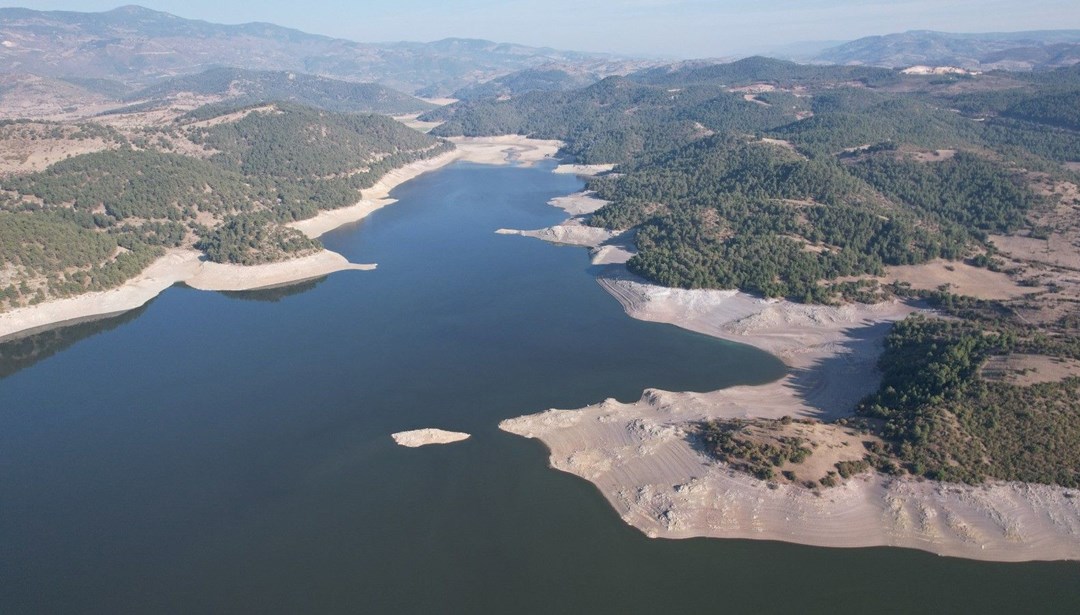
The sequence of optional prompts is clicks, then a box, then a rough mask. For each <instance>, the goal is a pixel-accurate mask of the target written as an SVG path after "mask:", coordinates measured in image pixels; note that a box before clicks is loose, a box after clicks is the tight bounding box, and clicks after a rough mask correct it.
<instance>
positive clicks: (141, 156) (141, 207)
mask: <svg viewBox="0 0 1080 615" xmlns="http://www.w3.org/2000/svg"><path fill="white" fill-rule="evenodd" d="M4 184H5V188H7V189H9V190H13V191H16V192H18V193H19V194H21V195H24V196H33V197H36V198H37V199H38V200H40V202H41V204H42V205H43V206H45V207H47V208H56V207H65V208H67V207H69V208H71V209H73V210H74V211H75V212H79V213H82V214H87V215H91V216H92V217H93V218H94V223H95V224H97V225H99V226H102V227H108V226H111V225H112V224H115V223H116V222H119V221H122V220H125V219H127V218H141V219H167V220H183V219H190V218H194V217H195V215H196V214H197V212H199V211H202V212H207V213H211V214H223V213H227V212H229V211H233V210H245V209H254V208H256V207H259V206H261V205H268V204H269V203H270V202H271V195H270V193H269V192H268V191H267V190H266V186H265V185H263V186H253V185H251V184H250V183H248V182H247V181H246V180H245V179H244V177H243V176H241V175H240V174H239V173H237V172H235V171H232V170H229V169H224V168H221V167H220V166H218V165H214V164H212V163H210V162H208V161H206V160H200V159H197V158H191V157H188V156H181V155H179V154H170V153H163V152H157V151H149V150H135V149H132V148H130V147H126V148H121V149H118V150H114V151H106V152H95V153H91V154H85V155H82V156H76V157H74V158H69V159H67V160H62V161H60V162H58V163H56V164H53V165H51V166H50V167H49V168H47V169H46V170H44V171H41V172H40V173H34V174H32V175H26V176H21V177H13V178H11V179H9V180H7V181H5V182H4Z"/></svg>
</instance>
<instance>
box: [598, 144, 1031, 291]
mask: <svg viewBox="0 0 1080 615" xmlns="http://www.w3.org/2000/svg"><path fill="white" fill-rule="evenodd" d="M620 171H621V172H622V173H621V174H620V176H618V177H616V178H614V179H609V178H601V179H598V180H594V181H593V182H592V183H591V184H590V187H591V188H592V189H594V190H596V191H597V195H598V196H599V197H600V198H604V199H607V200H610V201H611V203H610V204H608V205H606V206H605V207H603V208H601V209H600V210H599V211H597V212H596V214H595V215H594V216H593V218H592V223H593V224H595V225H601V226H606V227H610V228H619V229H626V228H631V227H637V229H638V233H637V236H636V242H637V247H638V250H639V252H638V254H637V255H635V256H634V257H633V258H632V259H631V260H630V262H629V264H628V266H629V267H630V269H631V270H632V271H634V272H635V273H638V274H639V275H642V276H644V277H646V278H649V279H651V280H654V281H656V282H659V283H661V284H664V285H668V286H682V287H686V288H738V289H742V290H747V291H751V292H756V293H760V294H763V295H766V296H784V297H789V298H793V299H796V300H799V301H813V302H821V301H831V300H834V299H835V297H834V294H835V291H834V289H831V288H830V287H829V286H828V285H827V284H823V282H825V281H829V280H835V279H836V278H840V277H844V276H857V275H868V274H871V275H880V274H881V273H882V271H883V268H884V266H886V265H904V264H915V263H921V262H925V261H927V260H930V259H933V258H938V257H946V258H959V257H961V256H964V255H965V254H966V253H967V252H968V250H969V248H970V247H971V246H972V245H973V243H974V242H977V241H979V240H981V239H984V238H985V234H986V233H987V232H1002V231H1006V230H1010V229H1012V228H1015V227H1016V226H1018V225H1020V224H1022V222H1023V213H1024V211H1025V210H1026V208H1027V207H1028V206H1029V204H1030V202H1031V200H1032V199H1033V198H1034V197H1033V195H1032V194H1031V193H1030V191H1029V190H1028V189H1027V188H1026V187H1024V186H1023V185H1021V184H1020V183H1018V182H1017V181H1015V180H1014V179H1012V177H1011V174H1010V172H1009V171H1008V169H1006V168H1004V167H1003V166H1002V165H1000V164H998V163H993V162H990V161H987V160H985V159H982V158H980V157H978V156H974V155H970V154H963V153H961V154H958V155H957V156H955V157H953V158H952V159H950V160H947V161H944V162H940V163H933V164H928V163H920V162H914V161H912V160H910V159H907V158H904V157H903V156H902V155H900V154H898V153H896V152H894V151H892V150H891V149H888V148H886V149H883V150H881V151H878V152H875V153H873V154H869V155H864V156H863V158H862V159H861V160H859V161H855V162H852V161H847V162H846V163H845V162H841V161H840V160H837V159H836V158H834V157H814V158H807V157H804V156H801V155H799V154H798V153H796V152H794V151H792V150H790V149H788V148H787V147H784V146H783V145H780V144H776V143H770V142H763V141H750V140H748V139H745V138H735V137H724V136H714V137H708V138H705V139H701V140H699V141H696V142H694V143H692V144H691V145H688V146H685V147H683V148H680V149H677V150H675V151H673V152H669V153H667V154H665V155H662V156H658V157H655V158H653V159H651V160H648V161H644V162H641V163H636V164H628V165H624V166H623V167H621V168H620ZM976 204H977V206H976Z"/></svg>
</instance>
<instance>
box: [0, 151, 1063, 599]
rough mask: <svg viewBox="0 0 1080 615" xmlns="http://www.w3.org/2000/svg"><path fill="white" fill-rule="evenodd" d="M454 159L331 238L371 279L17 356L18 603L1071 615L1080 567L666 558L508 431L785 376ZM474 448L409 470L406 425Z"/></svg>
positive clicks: (543, 191)
mask: <svg viewBox="0 0 1080 615" xmlns="http://www.w3.org/2000/svg"><path fill="white" fill-rule="evenodd" d="M581 185H582V184H581V182H580V180H578V179H576V178H573V177H569V176H565V175H555V174H552V173H549V172H548V171H547V169H543V168H541V169H519V168H507V167H483V166H477V165H468V164H456V165H454V166H451V167H448V168H446V169H444V170H441V171H438V172H435V173H430V174H427V175H424V176H422V177H421V178H419V179H417V180H414V181H412V182H410V183H408V184H405V185H403V186H401V187H400V188H399V189H398V190H397V191H396V192H395V196H396V197H397V198H399V199H400V202H399V203H398V204H397V205H395V206H393V207H389V208H386V209H383V210H380V211H378V212H376V213H375V214H373V215H372V216H371V217H370V218H368V219H367V220H366V221H364V222H362V223H360V224H357V225H352V226H350V227H347V228H342V229H338V230H337V231H335V232H333V233H331V234H329V235H327V236H325V237H324V238H323V239H324V242H325V243H326V244H327V246H328V247H330V248H331V249H334V250H337V251H339V252H341V253H343V254H345V255H346V256H347V257H349V259H350V260H352V261H354V262H377V263H379V268H378V270H376V271H373V272H351V271H350V272H343V273H339V274H335V275H333V276H330V277H328V278H326V279H323V280H320V281H316V282H312V283H308V284H304V285H301V286H299V287H295V288H291V289H281V290H275V291H262V292H252V293H228V294H222V293H204V292H199V291H195V290H191V289H188V288H184V287H175V288H172V289H170V290H168V291H167V292H165V293H164V294H163V295H161V296H160V297H159V298H158V299H156V300H155V301H153V302H152V303H151V304H149V305H148V306H147V307H145V308H144V309H142V310H139V311H137V312H135V313H132V314H128V315H125V316H122V317H120V318H116V319H111V320H107V321H102V322H98V323H93V324H84V325H80V326H78V327H73V328H69V329H64V330H60V331H57V332H51V333H47V334H44V335H42V336H39V337H37V338H32V339H29V340H23V341H21V342H16V343H13V344H7V345H4V346H0V378H2V380H0V612H3V613H40V612H66V613H73V612H93V613H126V612H138V613H151V612H152V613H163V612H177V613H193V612H225V613H236V612H257V613H276V612H281V613H327V612H347V613H363V612H395V613H406V612H408V613H413V612H415V613H478V612H492V613H609V612H610V613H615V612H621V613H637V612H649V613H667V612H706V611H708V612H716V611H721V612H724V611H726V612H786V613H791V612H820V613H839V612H852V613H854V612H904V611H908V612H910V611H922V612H935V613H937V612H959V611H965V612H984V613H990V612H1000V613H1012V612H1018V611H1025V612H1048V611H1059V612H1080V582H1078V581H1080V564H1074V563H1037V564H1022V565H1004V564H989V563H979V562H969V561H964V560H955V559H946V558H940V557H936V556H933V555H929V554H925V553H921V552H916V551H909V550H899V549H858V550H833V549H819V548H809V547H801V546H794V545H786V544H780V543H769V542H755V541H720V540H686V541H657V540H650V539H647V538H645V537H644V536H643V535H641V534H640V533H639V532H637V531H636V530H634V529H633V528H630V527H629V526H627V525H625V524H624V523H623V522H622V521H621V520H620V519H619V518H618V516H617V515H616V514H615V512H614V511H613V510H612V509H611V508H610V507H609V506H608V505H607V503H606V502H605V500H604V499H603V498H602V496H601V495H600V494H599V493H598V492H597V491H596V490H595V489H594V488H593V487H592V485H591V484H589V483H587V482H585V481H583V480H581V479H579V478H576V477H574V476H570V475H567V474H562V473H559V472H556V471H554V470H551V469H549V468H548V467H547V453H546V451H545V449H544V448H543V446H542V445H541V444H540V443H538V442H536V441H532V440H525V439H522V438H518V437H515V436H511V435H509V434H505V433H503V432H500V431H499V430H498V428H497V424H498V422H499V421H500V420H501V419H503V418H507V417H512V416H519V415H521V414H525V413H532V412H537V411H541V410H544V409H546V408H550V407H560V408H574V407H579V406H583V405H586V404H589V403H594V402H598V401H600V400H602V399H604V398H605V397H616V398H618V399H621V400H624V401H629V400H635V399H637V398H638V397H640V395H641V392H642V390H643V389H644V388H646V387H658V388H665V389H671V390H711V389H717V388H721V387H725V386H730V385H734V384H751V383H762V382H766V381H769V380H772V379H775V378H778V377H780V376H781V375H782V374H783V366H782V365H781V364H780V363H779V362H778V361H777V360H775V359H774V358H772V357H770V356H769V355H767V354H764V353H762V352H759V351H757V350H754V349H752V348H749V347H745V346H739V345H733V344H729V343H725V342H721V341H717V340H713V339H710V338H706V337H703V336H700V335H696V334H692V333H688V332H686V331H682V330H680V329H677V328H674V327H671V326H667V325H658V324H652V323H643V322H639V321H635V320H632V319H630V318H628V317H626V316H625V315H624V314H623V312H622V309H621V308H620V306H619V305H618V303H617V302H616V301H615V300H614V299H612V298H610V297H609V296H608V295H607V294H606V293H605V292H603V290H602V289H601V288H600V287H599V286H598V285H597V284H596V282H595V279H594V274H595V271H593V270H592V269H591V267H590V265H589V260H588V255H587V252H586V251H585V250H583V249H580V248H568V247H556V246H551V245H548V244H546V243H543V242H540V241H537V240H534V239H527V238H522V237H515V236H503V235H496V234H494V232H493V231H494V230H495V229H497V228H500V227H511V228H539V227H543V226H547V225H550V224H553V223H555V222H557V221H558V220H560V219H561V218H562V217H563V215H562V212H560V211H559V210H556V209H555V208H552V207H549V206H547V205H546V202H547V200H548V199H550V198H551V197H553V196H557V195H562V194H568V193H570V192H574V191H576V190H578V189H580V187H581ZM421 427H440V428H445V429H450V430H455V431H466V432H469V433H471V434H473V437H472V438H471V439H469V440H466V441H465V442H461V443H457V444H452V445H448V446H441V447H438V446H435V447H425V448H421V449H406V448H401V447H398V446H396V445H395V444H394V443H393V441H392V440H391V439H390V434H391V433H393V432H396V431H401V430H406V429H414V428H421Z"/></svg>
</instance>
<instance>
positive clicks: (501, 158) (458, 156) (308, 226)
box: [290, 136, 562, 238]
mask: <svg viewBox="0 0 1080 615" xmlns="http://www.w3.org/2000/svg"><path fill="white" fill-rule="evenodd" d="M449 140H450V141H451V142H453V143H454V146H455V149H454V150H453V151H450V152H446V153H445V154H441V155H439V156H436V157H435V158H429V159H427V160H420V161H417V162H414V163H411V164H407V165H405V166H403V167H401V168H399V169H394V170H393V171H390V172H389V173H387V174H386V175H384V176H383V177H382V178H381V179H380V180H379V181H378V182H376V184H375V185H374V186H372V187H370V188H368V189H367V190H364V191H362V192H361V195H360V201H359V202H358V203H357V204H356V205H352V206H350V207H343V208H341V209H333V210H330V211H324V212H321V213H320V214H318V215H317V216H315V217H314V218H309V219H307V220H301V221H299V222H293V223H292V224H290V226H292V227H293V228H295V229H298V230H300V231H301V232H302V233H304V234H305V235H307V236H308V237H313V238H314V237H318V236H320V235H322V234H323V233H326V232H327V231H331V230H333V229H335V228H337V227H339V226H342V225H343V224H349V223H352V222H357V221H359V220H363V219H364V218H366V217H367V216H369V215H371V212H373V211H376V210H378V209H381V208H383V207H386V206H387V205H391V204H393V203H395V202H396V201H395V200H394V199H392V198H390V192H391V191H392V190H393V189H394V188H397V187H398V186H400V185H401V184H403V183H405V182H407V181H409V180H410V179H414V178H416V177H419V176H420V175H423V174H424V173H427V172H429V171H434V170H436V169H441V168H442V167H445V166H446V165H448V164H451V163H453V162H458V161H465V162H474V163H477V164H520V165H522V166H529V165H533V164H536V163H537V162H540V161H541V160H545V159H547V158H551V157H552V156H554V155H555V153H556V152H558V151H559V148H560V147H561V146H562V143H561V142H559V141H542V140H538V139H527V138H525V137H518V136H504V137H485V138H470V137H454V138H451V139H449Z"/></svg>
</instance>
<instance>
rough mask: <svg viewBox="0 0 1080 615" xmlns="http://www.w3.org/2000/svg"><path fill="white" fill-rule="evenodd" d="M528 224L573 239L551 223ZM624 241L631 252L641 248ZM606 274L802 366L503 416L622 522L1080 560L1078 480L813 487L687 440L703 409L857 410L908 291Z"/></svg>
mask: <svg viewBox="0 0 1080 615" xmlns="http://www.w3.org/2000/svg"><path fill="white" fill-rule="evenodd" d="M553 204H556V203H553ZM578 215H580V214H578ZM571 222H572V221H568V222H567V223H563V225H559V226H565V225H567V224H569V223H571ZM559 226H557V227H552V228H553V229H555V228H559ZM545 231H548V232H547V233H545ZM518 233H519V234H524V235H528V236H533V237H539V238H543V239H548V240H551V241H558V242H559V243H566V242H565V241H559V238H558V236H557V233H556V232H554V231H552V230H551V229H543V230H541V231H532V232H518ZM581 239H583V241H582V242H581V243H582V245H589V244H588V243H587V242H586V241H584V239H586V238H585V237H581ZM611 241H612V240H611V239H607V240H604V241H598V242H596V243H594V244H592V245H591V246H590V247H591V248H592V249H593V262H594V263H598V262H599V263H604V262H615V263H618V262H625V258H622V259H620V258H614V259H610V258H608V255H610V253H611V251H612V250H614V249H615V247H614V246H612V245H610V243H609V242H611ZM605 244H607V245H605ZM619 249H620V250H623V252H624V256H625V255H627V254H628V253H629V251H630V250H632V248H619ZM599 282H600V284H601V285H602V286H603V287H604V288H605V289H606V290H607V291H608V292H609V293H610V294H611V295H612V296H613V297H615V298H616V299H617V300H618V301H619V302H620V303H621V304H622V306H623V308H624V309H625V310H626V312H627V314H628V315H630V316H632V317H634V318H638V319H641V320H647V321H652V322H663V323H670V324H674V325H677V326H680V327H683V328H685V329H689V330H692V331H696V332H699V333H703V334H706V335H711V336H714V337H718V338H721V339H726V340H730V341H735V342H740V343H745V344H750V345H752V346H755V347H757V348H760V349H762V350H766V351H768V352H770V353H773V354H775V355H776V356H777V357H779V358H780V359H781V360H783V361H784V362H785V363H786V364H787V365H788V366H789V367H790V368H791V370H790V372H789V373H788V375H786V376H785V377H784V378H781V379H780V380H777V381H776V382H772V383H769V384H766V385H762V386H738V387H731V388H728V389H723V390H719V391H712V392H707V393H685V392H669V391H661V390H655V389H650V390H647V391H645V393H644V395H643V396H642V398H641V399H640V400H639V401H637V402H634V403H628V404H624V403H620V402H618V401H615V400H610V399H609V400H606V401H604V402H602V403H599V404H596V405H592V406H588V407H586V408H580V409H573V410H549V411H547V412H542V413H539V414H534V415H529V416H524V417H519V418H515V419H508V420H506V421H503V422H502V423H500V425H499V427H500V428H501V429H503V430H505V431H508V432H510V433H514V434H517V435H520V436H524V437H528V438H538V439H540V440H541V441H542V442H544V444H545V445H546V446H547V447H548V449H549V450H550V453H551V455H550V463H551V466H552V467H553V468H555V469H558V470H562V471H564V472H569V473H571V474H575V475H577V476H580V477H582V478H584V479H586V480H588V481H590V482H592V483H594V484H595V485H596V486H597V488H598V489H599V490H600V492H601V493H602V494H603V495H604V497H605V498H606V499H607V500H608V502H609V503H610V504H611V505H612V506H613V507H614V508H615V509H616V510H617V511H618V512H619V514H620V516H621V517H622V518H623V519H624V520H625V521H626V522H627V523H629V524H630V525H632V526H634V527H636V528H638V529H640V530H641V531H642V532H644V533H645V534H647V535H648V536H652V537H663V538H690V537H700V536H708V537H717V538H754V539H767V540H782V541H786V542H794V543H800V544H807V545H816V546H829V547H871V546H898V547H908V548H915V549H922V550H925V551H930V552H933V553H937V554H941V555H949V556H957V557H965V558H971V559H982V560H993V561H1029V560H1055V559H1080V491H1076V490H1068V489H1062V488H1057V487H1048V486H1040V485H1027V484H1022V483H994V484H990V485H986V486H982V487H971V486H966V485H954V484H944V483H936V482H933V481H921V480H916V479H911V478H905V479H893V478H889V477H885V476H882V475H878V474H874V473H871V472H867V473H864V474H862V475H860V476H857V477H854V478H852V479H849V480H847V481H845V482H844V483H843V484H842V485H840V486H838V487H834V488H830V489H825V490H822V491H820V492H815V491H811V490H809V489H806V488H804V487H801V486H797V485H791V484H783V485H772V486H770V485H769V484H767V483H765V482H763V481H760V480H757V479H755V478H753V477H751V476H749V475H746V474H742V473H738V472H734V471H731V470H730V469H728V468H727V467H725V466H723V465H721V464H719V463H717V462H715V461H713V460H711V459H710V458H708V457H706V456H705V455H704V454H702V453H700V452H699V451H697V450H695V449H694V447H693V446H692V445H691V444H690V441H689V439H688V437H687V436H688V432H687V430H688V428H689V426H691V425H692V424H693V423H695V422H697V421H701V420H705V419H712V418H751V417H761V418H780V417H782V416H785V415H790V416H793V417H806V418H816V419H823V420H829V419H834V418H838V417H842V416H846V415H849V414H850V413H851V412H852V410H853V409H854V406H855V404H856V403H857V402H858V401H859V400H860V399H861V398H862V397H863V396H865V395H866V394H868V393H870V392H872V391H874V390H876V389H877V386H878V383H879V374H878V372H877V369H876V362H877V358H878V356H880V352H881V347H882V340H883V338H884V336H885V335H886V333H887V332H888V330H889V327H890V325H891V323H892V322H894V321H896V320H899V319H902V318H904V317H905V316H907V315H908V314H910V313H912V312H913V311H915V308H913V307H911V306H909V305H906V304H903V303H899V302H892V303H883V304H879V305H871V306H864V305H849V306H843V307H828V306H808V305H802V304H795V303H791V302H788V301H778V300H765V299H760V298H757V297H753V296H750V295H747V294H745V293H740V292H737V291H715V290H683V289H672V288H665V287H660V286H656V285H653V284H649V283H647V282H644V281H642V280H640V279H637V278H635V277H634V276H632V275H630V274H629V273H628V272H626V270H625V267H621V266H620V267H611V268H610V271H609V272H608V273H605V274H604V275H602V276H601V277H600V278H599ZM848 435H849V436H853V437H857V434H854V433H851V434H848Z"/></svg>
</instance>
